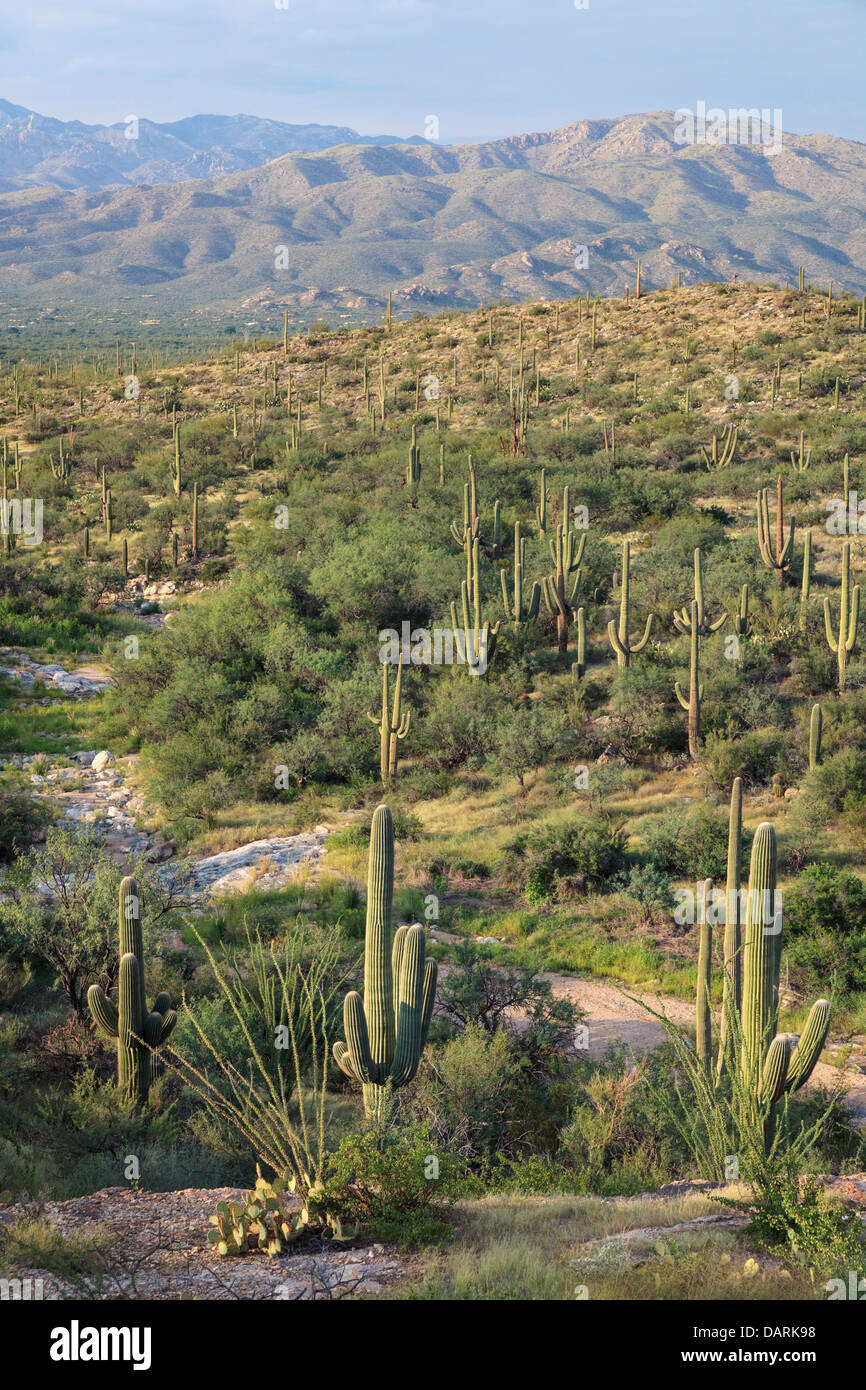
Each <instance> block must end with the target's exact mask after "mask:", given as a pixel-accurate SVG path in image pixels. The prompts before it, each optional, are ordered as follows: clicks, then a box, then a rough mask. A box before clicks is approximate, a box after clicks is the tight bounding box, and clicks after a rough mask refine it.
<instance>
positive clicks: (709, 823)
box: [641, 802, 750, 881]
mask: <svg viewBox="0 0 866 1390" xmlns="http://www.w3.org/2000/svg"><path fill="white" fill-rule="evenodd" d="M641 831H642V840H643V857H644V860H645V862H646V863H647V864H649V865H651V866H652V867H653V868H654V869H656V870H657V871H658V872H660V873H662V874H667V875H668V876H669V877H670V878H675V879H682V878H685V879H689V880H697V879H702V878H711V879H713V880H714V881H718V880H720V879H721V880H723V879H724V877H725V873H726V871H727V862H728V814H727V812H726V811H723V810H722V809H721V807H718V806H713V805H712V804H711V803H710V802H702V803H700V804H698V805H695V806H676V807H672V808H671V809H670V810H668V811H665V813H664V815H662V816H659V817H658V818H656V819H653V820H648V821H647V822H646V823H645V824H644V825H643V826H642V827H641ZM749 844H750V841H749V839H748V836H747V835H745V834H744V839H743V853H744V855H745V854H746V853H747V851H748V848H749ZM747 862H748V861H747Z"/></svg>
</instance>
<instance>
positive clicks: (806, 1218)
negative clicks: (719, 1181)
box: [717, 1165, 864, 1288]
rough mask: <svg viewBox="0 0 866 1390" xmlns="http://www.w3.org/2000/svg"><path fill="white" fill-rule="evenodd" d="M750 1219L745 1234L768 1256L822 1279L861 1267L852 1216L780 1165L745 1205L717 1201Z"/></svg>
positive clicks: (810, 1180)
mask: <svg viewBox="0 0 866 1390" xmlns="http://www.w3.org/2000/svg"><path fill="white" fill-rule="evenodd" d="M717 1200H720V1201H724V1202H725V1205H727V1206H733V1207H738V1208H740V1210H742V1211H745V1212H746V1213H747V1215H748V1216H749V1225H748V1227H747V1230H748V1233H749V1234H750V1235H753V1236H754V1237H755V1238H756V1239H757V1242H758V1244H759V1245H761V1246H763V1248H764V1249H765V1250H769V1251H770V1252H771V1253H773V1254H778V1252H779V1248H780V1247H782V1248H783V1249H784V1250H785V1252H786V1254H787V1256H788V1257H789V1258H792V1259H794V1260H796V1261H797V1262H798V1263H801V1264H805V1265H808V1266H811V1267H813V1268H814V1269H815V1270H816V1271H818V1272H819V1273H820V1274H821V1275H836V1276H839V1275H841V1276H842V1277H843V1279H844V1280H845V1284H846V1288H847V1284H848V1272H849V1270H855V1271H858V1273H859V1272H860V1271H862V1270H863V1267H864V1251H863V1240H862V1233H861V1229H860V1221H859V1217H858V1215H857V1213H856V1212H854V1211H849V1210H848V1209H847V1208H846V1207H845V1206H843V1205H842V1203H841V1202H839V1201H834V1200H828V1199H827V1197H826V1196H825V1194H824V1189H823V1187H822V1186H821V1183H820V1182H819V1181H818V1179H817V1178H814V1177H811V1176H807V1177H805V1178H800V1177H799V1176H798V1174H797V1172H796V1170H794V1169H792V1168H791V1167H788V1166H785V1165H778V1166H775V1167H768V1168H767V1169H766V1170H765V1171H764V1172H762V1173H761V1174H760V1175H759V1176H758V1177H757V1178H756V1180H755V1182H754V1183H753V1185H752V1190H751V1192H750V1194H749V1196H748V1198H745V1199H731V1198H719V1199H717Z"/></svg>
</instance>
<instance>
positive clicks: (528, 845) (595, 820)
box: [503, 815, 626, 903]
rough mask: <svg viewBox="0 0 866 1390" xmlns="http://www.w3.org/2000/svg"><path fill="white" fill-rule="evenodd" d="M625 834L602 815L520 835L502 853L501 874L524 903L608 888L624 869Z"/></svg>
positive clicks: (577, 819)
mask: <svg viewBox="0 0 866 1390" xmlns="http://www.w3.org/2000/svg"><path fill="white" fill-rule="evenodd" d="M625 843H626V837H625V834H624V832H623V831H622V830H621V829H620V828H619V827H617V826H615V825H611V823H610V822H609V821H608V820H606V819H605V818H604V817H602V816H591V815H581V816H574V817H573V818H572V819H570V820H569V821H567V822H566V823H565V824H563V825H556V826H540V827H538V828H537V829H535V830H530V831H526V832H521V833H520V834H519V835H517V836H515V838H514V839H513V840H512V841H511V842H510V843H509V844H508V845H507V846H506V847H505V849H504V850H503V860H504V864H505V868H506V872H508V873H509V874H511V875H513V876H514V877H515V878H516V879H517V881H518V882H522V885H523V891H524V893H525V896H526V900H527V902H529V903H542V902H547V901H549V900H550V899H551V898H553V897H555V896H557V895H558V894H560V893H566V894H568V895H569V896H574V893H575V892H583V891H586V890H587V889H605V888H606V889H608V890H609V889H611V888H612V887H613V886H614V885H613V879H614V877H615V876H616V875H617V874H618V873H620V872H621V871H622V869H624V867H625Z"/></svg>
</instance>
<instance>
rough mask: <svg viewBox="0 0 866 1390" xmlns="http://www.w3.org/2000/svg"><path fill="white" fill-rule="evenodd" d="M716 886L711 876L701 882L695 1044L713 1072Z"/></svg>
mask: <svg viewBox="0 0 866 1390" xmlns="http://www.w3.org/2000/svg"><path fill="white" fill-rule="evenodd" d="M712 890H713V885H712V883H711V882H710V880H709V879H704V880H703V882H702V883H699V884H698V980H697V998H696V1004H695V1039H696V1041H695V1047H696V1051H697V1054H698V1059H699V1061H700V1063H701V1065H702V1066H703V1067H704V1069H705V1070H706V1071H707V1072H709V1070H710V1068H711V1066H712V1056H713V1021H712V1009H711V1005H710V972H711V970H712V925H711V923H710V914H709V910H708V904H709V900H710V896H711V894H712Z"/></svg>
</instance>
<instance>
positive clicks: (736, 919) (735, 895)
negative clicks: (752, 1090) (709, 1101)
mask: <svg viewBox="0 0 866 1390" xmlns="http://www.w3.org/2000/svg"><path fill="white" fill-rule="evenodd" d="M742 858H743V782H742V778H740V777H735V778H734V785H733V787H732V788H731V809H730V813H729V815H728V863H727V877H726V880H725V944H724V970H725V978H724V980H723V982H722V1020H721V1028H720V1034H719V1056H718V1062H717V1066H716V1070H717V1074H718V1075H719V1076H721V1075H722V1072H723V1071H724V1069H725V1062H726V1058H727V1054H728V1049H729V1045H730V1043H729V1035H730V1023H731V1014H732V1013H734V1014H736V1015H737V1017H739V1013H740V1003H741V997H742V974H743V962H742V954H741V942H740V879H741V878H742ZM707 985H709V981H707Z"/></svg>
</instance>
